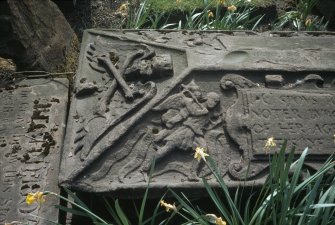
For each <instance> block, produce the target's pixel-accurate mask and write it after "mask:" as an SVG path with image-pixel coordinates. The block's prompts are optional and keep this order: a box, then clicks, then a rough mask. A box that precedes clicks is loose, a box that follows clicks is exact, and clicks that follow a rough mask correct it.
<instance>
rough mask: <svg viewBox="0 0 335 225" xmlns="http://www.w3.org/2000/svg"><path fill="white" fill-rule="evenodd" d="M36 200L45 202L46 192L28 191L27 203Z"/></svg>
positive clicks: (39, 202)
mask: <svg viewBox="0 0 335 225" xmlns="http://www.w3.org/2000/svg"><path fill="white" fill-rule="evenodd" d="M34 202H37V203H38V204H42V203H44V202H45V194H44V193H43V192H41V191H38V192H36V193H28V195H27V197H26V203H27V204H28V205H31V204H33V203H34Z"/></svg>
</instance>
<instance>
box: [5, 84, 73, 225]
mask: <svg viewBox="0 0 335 225" xmlns="http://www.w3.org/2000/svg"><path fill="white" fill-rule="evenodd" d="M67 101H68V81H67V79H64V78H55V79H53V80H49V79H26V80H22V81H17V80H16V81H15V83H13V84H12V85H8V84H6V86H0V169H1V170H0V171H1V172H0V190H1V192H0V223H1V224H5V223H6V222H7V223H9V222H11V221H20V222H24V223H29V224H46V222H45V221H43V220H41V219H39V218H37V217H34V216H32V215H37V216H40V217H43V218H47V219H49V220H52V221H57V220H58V211H57V210H56V209H55V208H54V207H53V206H54V205H55V204H58V199H57V198H55V197H52V196H50V197H49V196H48V197H47V201H46V202H45V203H44V204H43V206H42V207H40V208H39V207H38V204H32V205H30V206H28V205H27V204H26V202H25V198H26V195H27V194H28V193H29V192H36V191H53V192H55V193H59V192H60V189H59V187H58V182H57V180H58V173H59V162H60V154H61V146H62V141H63V135H64V131H65V122H66V121H65V116H66V108H67ZM31 214H32V215H31Z"/></svg>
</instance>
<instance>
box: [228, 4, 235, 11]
mask: <svg viewBox="0 0 335 225" xmlns="http://www.w3.org/2000/svg"><path fill="white" fill-rule="evenodd" d="M236 9H237V8H236V6H234V5H231V6H228V7H227V10H228V11H229V12H235V11H236Z"/></svg>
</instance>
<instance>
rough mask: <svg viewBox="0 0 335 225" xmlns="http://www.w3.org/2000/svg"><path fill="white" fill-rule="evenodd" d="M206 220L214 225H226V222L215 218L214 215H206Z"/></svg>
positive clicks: (220, 218)
mask: <svg viewBox="0 0 335 225" xmlns="http://www.w3.org/2000/svg"><path fill="white" fill-rule="evenodd" d="M205 216H206V218H207V219H208V221H209V222H211V223H215V224H216V225H227V222H226V221H224V220H223V219H222V217H217V216H216V215H215V214H206V215H205Z"/></svg>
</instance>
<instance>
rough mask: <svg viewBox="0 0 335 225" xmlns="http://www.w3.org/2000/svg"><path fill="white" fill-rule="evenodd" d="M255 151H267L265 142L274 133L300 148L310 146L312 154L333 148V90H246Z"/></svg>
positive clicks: (334, 105) (326, 153) (325, 152)
mask: <svg viewBox="0 0 335 225" xmlns="http://www.w3.org/2000/svg"><path fill="white" fill-rule="evenodd" d="M243 94H244V95H245V97H246V98H247V102H248V105H247V106H245V107H247V108H248V110H249V112H248V114H249V116H248V122H246V123H247V124H248V125H247V126H248V128H249V129H250V132H251V136H252V149H253V153H254V154H264V143H265V142H266V140H267V139H268V138H269V137H271V136H273V137H275V138H276V140H277V141H279V142H283V141H284V140H287V141H288V143H289V144H290V145H294V146H296V148H297V152H299V151H302V150H303V149H304V148H305V147H308V148H310V153H311V154H313V155H330V154H331V153H332V152H333V151H334V150H333V147H334V140H333V137H332V135H333V134H334V132H335V96H334V94H333V93H331V92H328V93H327V92H324V93H322V92H312V91H310V92H307V91H293V90H291V91H289V92H288V91H287V90H271V91H269V92H264V91H262V90H259V91H253V90H246V91H243Z"/></svg>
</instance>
